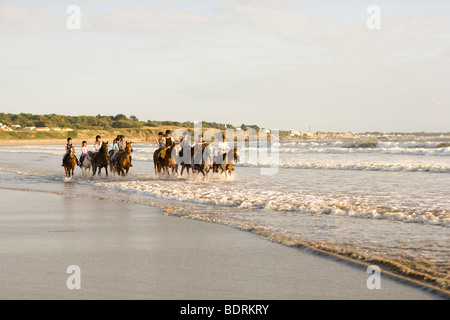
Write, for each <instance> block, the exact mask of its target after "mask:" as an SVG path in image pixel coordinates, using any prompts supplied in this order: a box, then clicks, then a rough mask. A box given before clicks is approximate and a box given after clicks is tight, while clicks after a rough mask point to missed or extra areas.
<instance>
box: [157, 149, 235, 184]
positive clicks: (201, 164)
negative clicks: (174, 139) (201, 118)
mask: <svg viewBox="0 0 450 320" xmlns="http://www.w3.org/2000/svg"><path fill="white" fill-rule="evenodd" d="M214 149H215V148H214V146H212V145H210V144H208V143H204V144H202V145H201V146H198V145H197V146H193V147H184V148H180V146H179V144H178V143H174V144H173V145H172V146H171V147H169V148H167V149H166V156H165V157H164V158H161V156H160V152H161V150H160V149H157V150H155V152H154V153H153V163H154V167H155V174H161V172H162V174H170V171H171V173H172V174H176V175H178V168H179V167H181V173H180V176H183V172H184V170H186V173H187V174H189V170H191V171H192V173H194V174H197V173H201V174H202V175H203V177H204V178H205V179H206V177H207V176H208V174H209V172H210V171H211V169H212V172H213V173H219V170H220V174H223V173H225V175H226V176H228V175H231V174H232V173H233V170H234V163H237V162H238V161H239V152H238V149H237V148H236V147H234V148H233V149H231V150H229V151H228V152H227V153H226V155H225V156H224V157H223V160H222V159H220V157H221V156H222V155H220V156H218V157H217V156H216V157H215V155H214ZM185 150H186V151H188V152H189V151H190V156H189V155H188V156H187V157H184V156H183V152H185ZM185 159H187V160H188V161H186V162H184V160H185Z"/></svg>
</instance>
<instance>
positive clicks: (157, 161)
mask: <svg viewBox="0 0 450 320" xmlns="http://www.w3.org/2000/svg"><path fill="white" fill-rule="evenodd" d="M176 145H177V143H174V144H173V145H172V146H170V147H168V148H167V149H166V155H165V157H164V158H161V157H160V156H159V155H160V153H161V151H162V150H160V149H156V150H155V152H153V163H154V166H155V174H158V173H161V169H162V171H163V174H165V173H166V172H167V174H170V172H169V170H170V169H172V173H174V172H177V164H176V161H175V159H173V157H172V151H173V149H174V148H175V146H176Z"/></svg>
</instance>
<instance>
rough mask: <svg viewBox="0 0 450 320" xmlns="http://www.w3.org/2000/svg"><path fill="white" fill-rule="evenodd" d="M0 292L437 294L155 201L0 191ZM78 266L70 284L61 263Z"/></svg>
mask: <svg viewBox="0 0 450 320" xmlns="http://www.w3.org/2000/svg"><path fill="white" fill-rule="evenodd" d="M0 199H1V203H2V207H1V211H0V255H1V260H0V299H163V300H165V299H434V298H439V297H438V296H435V295H431V294H430V293H428V292H426V291H425V290H423V289H420V288H418V287H415V286H412V285H409V284H405V283H402V282H400V281H397V280H393V279H391V278H389V277H385V276H383V275H382V277H381V289H379V290H376V289H375V290H369V289H368V288H367V286H366V281H367V279H368V277H369V274H367V273H366V270H365V269H364V268H361V267H356V266H353V265H349V264H347V263H343V262H339V261H336V260H333V259H331V258H326V257H323V256H319V255H316V254H312V253H310V252H307V251H304V250H300V249H295V248H290V247H286V246H283V245H280V244H276V243H272V242H270V241H268V240H265V239H262V238H259V237H257V236H255V235H254V234H252V233H249V232H244V231H240V230H236V229H233V228H230V227H227V226H223V225H218V224H212V223H207V222H200V221H195V220H188V219H183V218H177V217H169V216H165V215H164V214H163V213H162V211H161V210H160V209H159V208H153V207H148V206H144V205H137V204H129V203H120V202H114V201H108V200H95V199H86V198H76V197H67V196H60V195H55V194H49V193H40V192H25V191H11V190H0ZM70 265H77V266H79V267H80V271H81V278H80V280H81V289H80V290H77V289H74V290H69V289H68V288H67V286H66V281H67V279H68V277H69V276H70V274H68V273H66V271H67V267H68V266H70Z"/></svg>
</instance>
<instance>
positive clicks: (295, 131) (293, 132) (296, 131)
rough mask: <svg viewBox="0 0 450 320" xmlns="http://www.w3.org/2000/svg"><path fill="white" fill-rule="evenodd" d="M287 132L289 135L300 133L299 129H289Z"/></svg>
mask: <svg viewBox="0 0 450 320" xmlns="http://www.w3.org/2000/svg"><path fill="white" fill-rule="evenodd" d="M289 134H290V135H291V136H299V135H300V131H298V130H290V131H289Z"/></svg>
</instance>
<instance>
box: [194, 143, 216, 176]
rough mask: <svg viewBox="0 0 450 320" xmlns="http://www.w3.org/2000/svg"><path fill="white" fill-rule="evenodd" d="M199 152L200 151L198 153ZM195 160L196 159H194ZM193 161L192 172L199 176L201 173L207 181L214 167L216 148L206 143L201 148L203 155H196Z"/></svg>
mask: <svg viewBox="0 0 450 320" xmlns="http://www.w3.org/2000/svg"><path fill="white" fill-rule="evenodd" d="M197 152H199V151H197ZM194 158H195V159H194ZM194 158H193V159H192V161H193V165H192V172H193V173H195V174H197V173H198V172H200V173H201V174H203V177H204V178H205V179H206V177H207V176H208V173H209V171H210V170H211V167H212V165H213V160H214V147H212V146H211V145H209V144H207V143H204V144H203V145H202V148H201V153H199V154H198V155H195V156H194Z"/></svg>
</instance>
